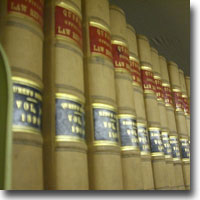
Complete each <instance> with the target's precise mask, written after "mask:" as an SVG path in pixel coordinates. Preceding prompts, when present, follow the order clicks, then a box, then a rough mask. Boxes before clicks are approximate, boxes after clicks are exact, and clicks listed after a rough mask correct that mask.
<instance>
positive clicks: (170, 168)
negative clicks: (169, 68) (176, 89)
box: [151, 48, 176, 190]
mask: <svg viewBox="0 0 200 200" xmlns="http://www.w3.org/2000/svg"><path fill="white" fill-rule="evenodd" d="M151 58H152V68H153V73H154V80H155V83H156V97H157V102H158V108H159V114H160V125H161V136H162V141H163V145H164V154H165V161H166V167H167V179H168V183H169V189H172V190H174V189H176V180H175V172H174V164H173V159H172V149H171V145H170V143H169V128H168V126H169V125H168V119H167V111H166V107H165V102H164V90H163V86H162V78H161V72H160V59H159V55H158V51H157V50H156V49H154V48H151ZM167 179H166V181H167Z"/></svg>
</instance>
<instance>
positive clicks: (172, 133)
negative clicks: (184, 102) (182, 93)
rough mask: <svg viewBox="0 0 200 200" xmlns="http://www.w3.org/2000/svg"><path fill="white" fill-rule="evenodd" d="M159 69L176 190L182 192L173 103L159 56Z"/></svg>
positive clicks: (161, 59)
mask: <svg viewBox="0 0 200 200" xmlns="http://www.w3.org/2000/svg"><path fill="white" fill-rule="evenodd" d="M159 58H160V67H161V76H162V86H163V90H164V100H165V106H166V110H167V119H168V128H169V142H170V145H171V147H172V157H173V163H174V168H175V169H174V170H175V180H176V189H177V190H183V189H184V182H183V170H182V163H181V158H180V148H179V143H178V134H177V127H176V119H175V113H174V103H173V96H172V91H171V85H170V80H169V73H168V68H167V61H166V59H165V58H164V57H163V56H160V57H159Z"/></svg>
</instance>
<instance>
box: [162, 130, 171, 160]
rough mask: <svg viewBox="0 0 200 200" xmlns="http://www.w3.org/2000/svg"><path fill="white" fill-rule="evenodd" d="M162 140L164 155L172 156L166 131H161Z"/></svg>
mask: <svg viewBox="0 0 200 200" xmlns="http://www.w3.org/2000/svg"><path fill="white" fill-rule="evenodd" d="M162 142H163V146H164V153H165V156H168V157H172V148H171V145H170V143H169V135H168V133H167V132H162Z"/></svg>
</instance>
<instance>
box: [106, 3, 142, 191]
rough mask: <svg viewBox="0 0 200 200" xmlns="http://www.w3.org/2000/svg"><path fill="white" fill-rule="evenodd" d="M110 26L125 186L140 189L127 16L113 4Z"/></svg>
mask: <svg viewBox="0 0 200 200" xmlns="http://www.w3.org/2000/svg"><path fill="white" fill-rule="evenodd" d="M116 21H118V22H119V21H120V22H121V23H120V24H117V23H116ZM110 26H111V38H112V39H111V43H112V53H113V63H114V68H115V85H116V99H117V107H118V121H119V134H120V139H121V152H122V170H123V183H124V189H125V190H141V189H143V180H142V173H141V158H140V151H139V144H138V135H137V121H136V113H135V104H134V94H133V89H132V76H131V73H130V62H129V49H128V43H127V41H126V40H125V38H126V36H127V30H126V17H125V13H124V12H123V10H121V9H120V8H119V7H117V6H113V5H112V6H110ZM115 26H117V27H115ZM112 31H113V32H112ZM121 33H124V34H125V35H122V34H121Z"/></svg>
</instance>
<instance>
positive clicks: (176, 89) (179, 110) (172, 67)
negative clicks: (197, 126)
mask: <svg viewBox="0 0 200 200" xmlns="http://www.w3.org/2000/svg"><path fill="white" fill-rule="evenodd" d="M168 70H169V77H170V82H171V85H172V94H173V102H174V107H175V118H176V124H177V132H178V136H179V146H180V153H181V160H182V167H183V177H184V183H185V187H186V189H187V188H188V187H189V179H190V178H189V176H190V175H189V173H190V169H189V166H190V165H189V161H188V159H187V160H185V159H184V158H183V157H182V141H183V140H184V141H185V140H187V138H188V130H187V125H186V118H185V114H184V106H183V99H182V91H181V83H180V78H179V69H178V65H177V64H176V63H174V62H172V61H170V62H168ZM187 156H189V154H188V155H187Z"/></svg>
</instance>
